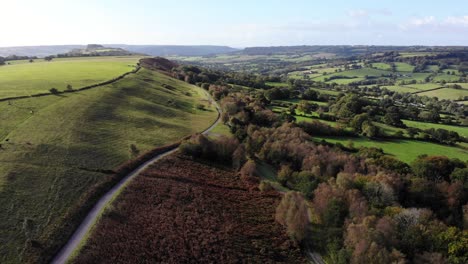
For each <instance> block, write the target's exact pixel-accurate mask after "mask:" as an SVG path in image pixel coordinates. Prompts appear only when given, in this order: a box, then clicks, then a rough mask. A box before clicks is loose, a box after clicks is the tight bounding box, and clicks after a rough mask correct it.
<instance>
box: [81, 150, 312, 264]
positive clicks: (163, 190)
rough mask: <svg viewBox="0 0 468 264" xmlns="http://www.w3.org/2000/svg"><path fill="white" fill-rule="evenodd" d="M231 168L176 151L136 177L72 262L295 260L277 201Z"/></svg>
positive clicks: (296, 255)
mask: <svg viewBox="0 0 468 264" xmlns="http://www.w3.org/2000/svg"><path fill="white" fill-rule="evenodd" d="M255 186H256V184H254V183H252V182H247V181H242V180H241V179H240V177H239V176H238V175H237V174H236V173H235V172H233V171H232V170H230V169H226V168H215V167H212V166H209V165H206V164H203V163H200V162H197V161H193V160H191V159H190V158H187V157H185V156H181V155H180V154H175V155H172V156H169V157H166V158H164V159H162V160H160V161H158V162H157V163H156V164H154V165H153V166H152V167H151V168H150V169H148V170H147V171H145V172H144V173H142V174H141V175H139V176H138V177H136V178H135V179H134V180H133V181H132V182H131V183H130V184H129V185H128V186H127V188H126V189H125V190H124V191H123V192H122V193H121V194H120V196H119V197H118V199H117V200H116V201H115V202H114V203H113V206H112V207H111V208H110V209H109V210H107V211H106V213H105V214H104V216H103V217H102V219H101V220H100V222H99V223H98V225H97V227H96V228H95V229H94V231H93V233H92V235H91V237H90V238H89V240H88V242H87V243H86V246H85V247H84V248H83V249H82V251H81V252H80V254H79V255H78V257H77V258H76V259H75V260H74V262H75V263H155V262H156V263H281V262H283V263H297V262H306V261H305V259H304V258H303V257H302V255H301V252H300V250H299V248H298V247H297V246H296V245H295V244H294V243H293V242H292V241H291V240H290V239H289V237H288V236H287V235H286V233H285V230H284V228H283V227H282V226H281V225H279V224H278V223H276V222H275V220H274V214H275V209H276V207H277V205H278V203H279V201H280V199H281V196H280V194H278V193H275V192H274V191H270V192H261V191H259V190H258V189H257V188H256V187H255Z"/></svg>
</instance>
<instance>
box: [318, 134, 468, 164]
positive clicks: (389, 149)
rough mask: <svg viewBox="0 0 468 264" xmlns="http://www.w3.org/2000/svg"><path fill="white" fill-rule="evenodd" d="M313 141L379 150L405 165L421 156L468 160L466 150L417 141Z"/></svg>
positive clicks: (358, 139) (352, 139)
mask: <svg viewBox="0 0 468 264" xmlns="http://www.w3.org/2000/svg"><path fill="white" fill-rule="evenodd" d="M315 139H317V140H319V141H320V140H322V139H323V140H325V141H327V142H330V143H341V144H343V145H347V144H348V143H349V142H352V143H353V144H354V147H375V148H381V149H382V150H383V151H384V152H385V153H387V154H390V155H393V156H395V157H396V158H398V159H400V160H401V161H404V162H406V163H411V162H412V161H413V160H415V159H416V158H417V157H418V156H419V155H422V154H427V155H436V156H440V155H443V156H447V157H449V158H459V159H461V160H468V150H466V149H462V148H458V147H451V146H446V145H440V144H434V143H429V142H424V141H417V140H371V139H368V138H365V137H360V138H346V137H315Z"/></svg>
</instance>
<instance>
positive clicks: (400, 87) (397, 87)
mask: <svg viewBox="0 0 468 264" xmlns="http://www.w3.org/2000/svg"><path fill="white" fill-rule="evenodd" d="M382 88H385V89H387V90H390V91H394V92H398V93H416V92H419V91H420V90H418V89H416V88H411V87H408V86H403V85H390V86H382Z"/></svg>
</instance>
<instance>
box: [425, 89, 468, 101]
mask: <svg viewBox="0 0 468 264" xmlns="http://www.w3.org/2000/svg"><path fill="white" fill-rule="evenodd" d="M418 95H420V96H429V97H437V98H438V99H439V100H443V99H445V100H463V99H464V98H465V96H466V97H468V90H467V89H453V88H443V89H438V90H433V91H428V92H423V93H418Z"/></svg>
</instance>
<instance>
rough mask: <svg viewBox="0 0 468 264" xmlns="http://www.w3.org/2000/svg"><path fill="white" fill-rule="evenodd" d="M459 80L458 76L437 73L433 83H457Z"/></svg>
mask: <svg viewBox="0 0 468 264" xmlns="http://www.w3.org/2000/svg"><path fill="white" fill-rule="evenodd" d="M459 80H460V76H458V75H451V74H446V73H439V74H437V76H436V77H434V79H433V81H435V82H441V81H446V82H458V81H459Z"/></svg>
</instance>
